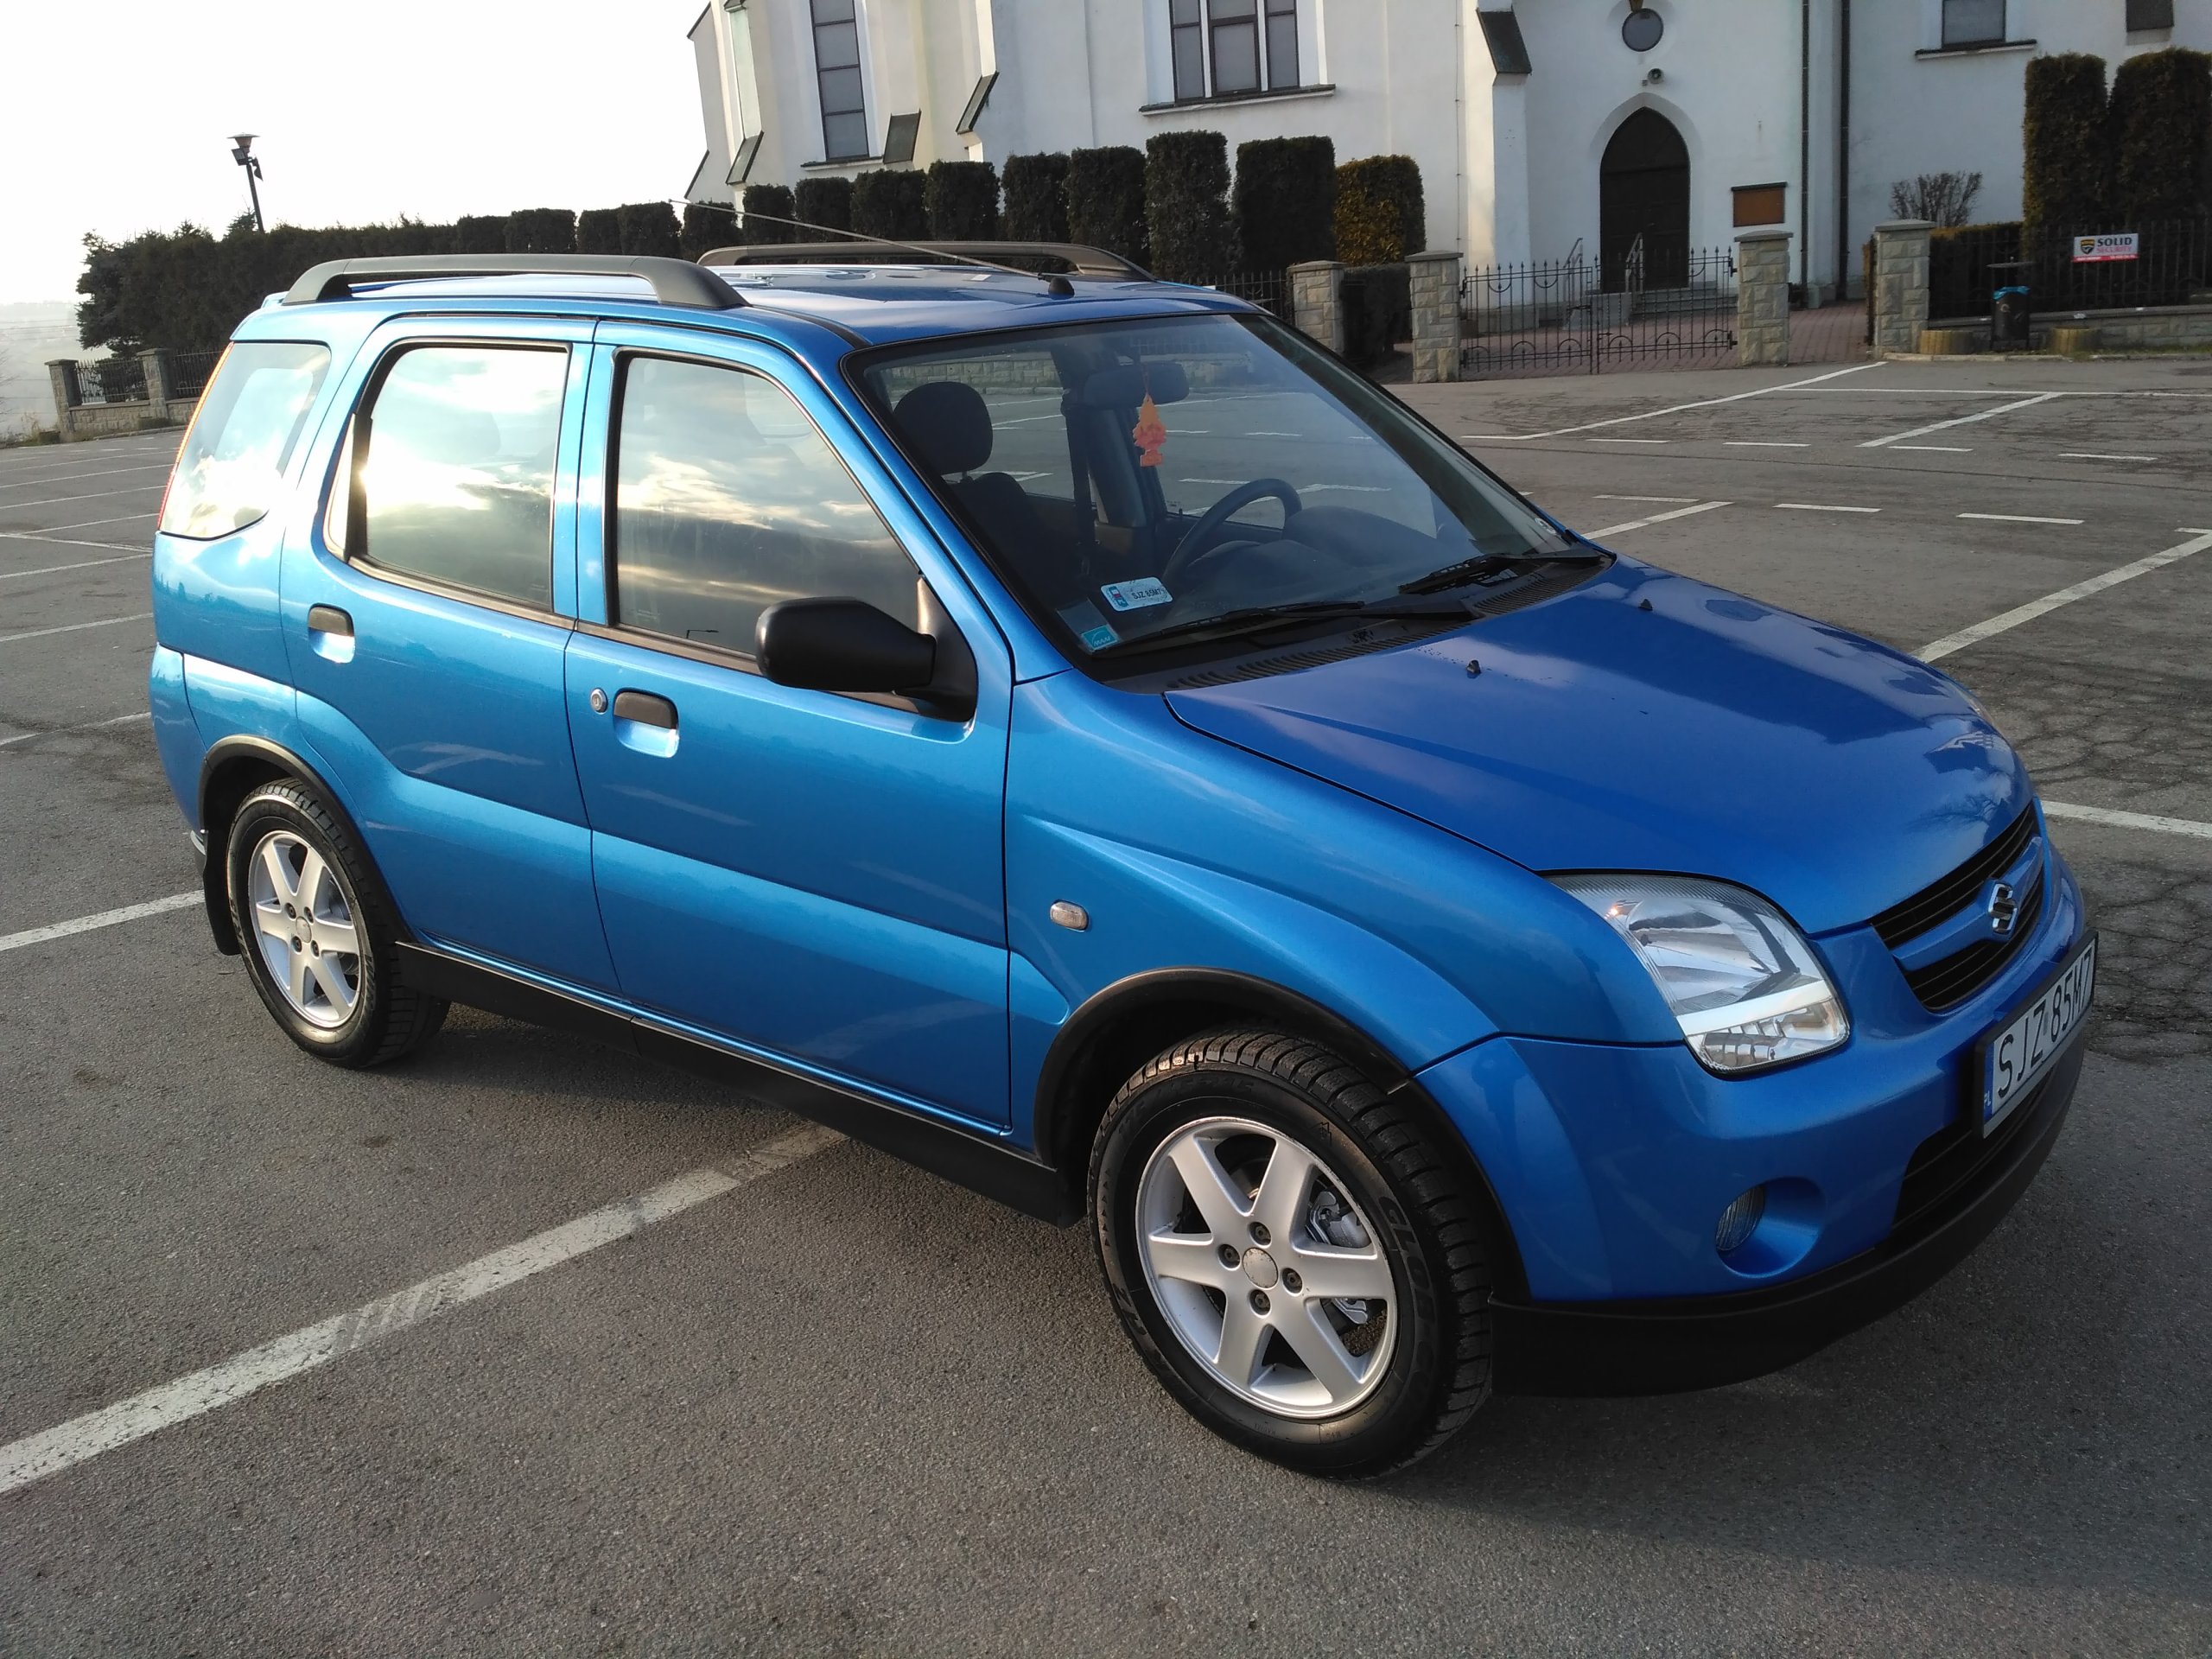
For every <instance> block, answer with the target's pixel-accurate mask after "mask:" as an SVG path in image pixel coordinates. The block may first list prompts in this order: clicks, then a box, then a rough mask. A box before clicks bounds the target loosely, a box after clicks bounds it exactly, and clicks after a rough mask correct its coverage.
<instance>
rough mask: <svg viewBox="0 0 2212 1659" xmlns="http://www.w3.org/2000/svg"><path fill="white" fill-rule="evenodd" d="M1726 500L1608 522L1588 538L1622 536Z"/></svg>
mask: <svg viewBox="0 0 2212 1659" xmlns="http://www.w3.org/2000/svg"><path fill="white" fill-rule="evenodd" d="M1727 505H1729V503H1727V502H1726V501H1700V502H1699V503H1698V504H1697V505H1695V506H1694V507H1676V508H1675V510H1674V512H1655V513H1653V514H1652V515H1651V516H1650V517H1649V518H1631V519H1630V520H1629V521H1628V523H1626V524H1608V525H1606V526H1605V529H1603V530H1593V531H1591V532H1590V539H1591V540H1592V541H1593V542H1595V541H1602V540H1604V539H1605V537H1608V536H1624V535H1626V534H1627V533H1628V532H1629V531H1631V530H1643V529H1644V528H1645V527H1647V526H1648V525H1651V524H1665V523H1666V522H1667V521H1668V520H1669V519H1670V518H1688V517H1690V516H1691V515H1692V514H1693V513H1699V512H1712V511H1713V509H1714V508H1716V507H1725V506H1727Z"/></svg>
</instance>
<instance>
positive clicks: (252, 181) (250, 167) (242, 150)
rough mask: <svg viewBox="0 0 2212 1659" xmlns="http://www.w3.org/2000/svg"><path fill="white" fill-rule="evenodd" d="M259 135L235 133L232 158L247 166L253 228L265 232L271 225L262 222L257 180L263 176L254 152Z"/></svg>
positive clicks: (247, 183)
mask: <svg viewBox="0 0 2212 1659" xmlns="http://www.w3.org/2000/svg"><path fill="white" fill-rule="evenodd" d="M255 137H257V135H256V134H254V133H251V132H241V133H236V134H233V135H232V138H231V159H232V161H234V162H237V163H238V165H239V166H240V167H242V168H245V188H246V194H248V195H250V196H251V197H252V198H253V228H254V229H255V230H257V231H261V232H266V231H267V230H268V229H269V227H268V226H266V225H264V224H263V223H262V222H261V188H260V186H259V185H258V184H257V182H256V181H257V180H258V179H259V178H260V177H261V160H260V158H259V157H258V156H256V155H255V154H254V153H253V141H254V139H255Z"/></svg>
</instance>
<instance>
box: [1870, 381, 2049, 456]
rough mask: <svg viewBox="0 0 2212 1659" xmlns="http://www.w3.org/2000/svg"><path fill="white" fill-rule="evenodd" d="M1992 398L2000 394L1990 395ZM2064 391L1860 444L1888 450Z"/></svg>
mask: <svg viewBox="0 0 2212 1659" xmlns="http://www.w3.org/2000/svg"><path fill="white" fill-rule="evenodd" d="M1989 395H1990V396H1992V397H1996V396H1999V395H2000V394H1998V393H1994V392H1993V393H1991V394H1989ZM2064 396H2066V394H2065V393H2064V392H2063V391H2039V392H2037V393H2036V394H2035V396H2034V397H2023V398H2021V399H2019V401H2018V402H2017V403H2011V404H1999V405H1998V406H1997V407H1996V408H1995V409H1985V410H1982V411H1981V413H1980V414H1979V415H1961V416H1959V417H1958V419H1956V420H1955V421H1937V422H1936V423H1934V424H1932V425H1929V426H1916V427H1914V428H1913V429H1912V430H1911V431H1910V432H1892V433H1891V435H1889V436H1888V437H1886V438H1872V439H1869V440H1868V441H1867V442H1865V443H1862V444H1860V445H1859V448H1861V449H1886V448H1889V447H1890V446H1891V444H1893V443H1903V442H1905V440H1906V439H1908V438H1924V437H1926V436H1927V435H1929V433H1930V432H1948V431H1949V430H1950V429H1951V428H1953V427H1955V426H1972V425H1973V424H1974V423H1975V422H1976V421H1993V420H1995V419H1996V418H1997V417H1998V416H1999V415H2010V414H2011V413H2012V411H2013V410H2016V409H2031V408H2033V407H2034V406H2035V405H2036V404H2047V403H2049V402H2050V400H2051V399H2052V398H2054V397H2064Z"/></svg>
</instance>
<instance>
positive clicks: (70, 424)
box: [46, 351, 200, 442]
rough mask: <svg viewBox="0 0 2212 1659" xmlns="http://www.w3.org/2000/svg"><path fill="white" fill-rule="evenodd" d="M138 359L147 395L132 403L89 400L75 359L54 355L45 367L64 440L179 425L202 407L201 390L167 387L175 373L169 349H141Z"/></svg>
mask: <svg viewBox="0 0 2212 1659" xmlns="http://www.w3.org/2000/svg"><path fill="white" fill-rule="evenodd" d="M138 360H139V362H140V364H141V365H143V367H144V370H145V375H146V396H145V397H141V398H137V399H134V400H133V401H131V402H129V403H119V404H105V403H103V404H88V403H86V401H85V391H84V378H83V376H82V375H81V374H79V372H78V367H77V363H76V359H73V358H67V357H63V358H56V359H54V360H53V361H51V362H49V363H48V365H46V372H47V374H48V378H50V379H51V380H52V381H53V384H54V424H55V425H56V427H58V428H59V429H60V433H61V437H62V441H63V442H67V441H68V440H70V439H72V438H107V437H113V436H115V435H117V434H118V433H122V432H143V431H144V430H145V429H148V428H149V427H164V426H181V425H183V424H184V423H186V422H187V421H189V420H190V419H191V418H192V411H193V410H194V409H196V408H198V407H199V404H200V399H199V397H198V395H197V394H194V396H192V397H174V396H172V395H171V394H170V391H169V388H170V387H171V386H172V385H175V384H176V376H175V372H173V369H172V365H171V363H170V360H169V353H167V352H165V351H150V352H141V353H139V354H138Z"/></svg>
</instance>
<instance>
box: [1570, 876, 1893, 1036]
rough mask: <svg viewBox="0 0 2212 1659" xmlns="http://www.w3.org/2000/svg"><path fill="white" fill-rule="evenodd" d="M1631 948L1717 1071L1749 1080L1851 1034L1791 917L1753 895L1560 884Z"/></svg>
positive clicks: (1606, 881) (1665, 884) (1632, 881)
mask: <svg viewBox="0 0 2212 1659" xmlns="http://www.w3.org/2000/svg"><path fill="white" fill-rule="evenodd" d="M1552 880H1554V881H1555V882H1557V883H1558V884H1559V886H1560V887H1563V888H1565V889H1566V890H1567V892H1568V893H1573V895H1574V896H1575V897H1576V898H1577V899H1580V900H1581V901H1582V902H1583V903H1584V904H1586V905H1587V906H1590V908H1591V909H1592V910H1594V911H1596V912H1598V914H1599V916H1601V917H1603V918H1605V921H1606V922H1607V923H1608V924H1610V925H1611V927H1612V930H1613V931H1614V932H1616V933H1618V934H1619V935H1620V936H1621V938H1624V939H1625V940H1626V941H1627V942H1628V945H1629V948H1630V950H1634V951H1635V952H1636V956H1637V961H1639V962H1641V963H1643V966H1644V969H1645V971H1646V972H1648V973H1649V974H1650V976H1651V978H1652V982H1654V983H1655V984H1656V985H1657V986H1658V987H1659V991H1660V995H1662V996H1664V997H1665V998H1666V999H1667V1006H1668V1007H1669V1008H1671V1009H1673V1010H1674V1014H1675V1019H1676V1020H1679V1021H1680V1022H1681V1027H1682V1039H1683V1040H1684V1041H1685V1042H1687V1043H1688V1044H1689V1046H1690V1052H1692V1053H1693V1054H1694V1055H1696V1056H1697V1057H1698V1058H1699V1059H1700V1060H1701V1061H1703V1062H1704V1063H1705V1065H1707V1067H1708V1068H1709V1069H1711V1070H1713V1071H1719V1072H1724V1073H1733V1072H1744V1071H1758V1070H1759V1069H1760V1068H1761V1067H1764V1066H1770V1065H1781V1064H1782V1063H1783V1061H1785V1060H1802V1059H1803V1058H1805V1057H1806V1056H1807V1055H1808V1054H1819V1053H1821V1052H1825V1051H1826V1050H1828V1049H1831V1048H1834V1047H1835V1046H1836V1045H1837V1044H1839V1043H1840V1042H1842V1041H1843V1039H1845V1038H1847V1037H1848V1036H1849V1035H1850V1034H1851V1017H1850V1016H1849V1015H1848V1014H1846V1013H1845V1012H1844V1008H1843V999H1842V998H1841V997H1840V996H1839V995H1836V990H1835V987H1834V986H1833V985H1831V984H1829V983H1828V978H1827V975H1826V974H1825V973H1823V972H1821V964H1820V963H1819V962H1818V961H1817V960H1816V959H1815V957H1814V955H1813V948H1812V946H1810V945H1809V944H1806V943H1805V937H1804V935H1803V934H1802V933H1800V932H1798V931H1797V930H1796V928H1795V927H1794V926H1792V925H1790V922H1789V918H1787V917H1785V916H1784V915H1783V913H1782V912H1780V911H1778V910H1777V909H1776V908H1775V907H1774V906H1772V905H1770V904H1769V903H1767V902H1766V900H1765V899H1761V898H1760V897H1758V895H1757V894H1756V893H1746V892H1745V891H1744V890H1743V889H1742V888H1741V887H1729V886H1727V885H1726V884H1725V883H1722V882H1719V881H1696V880H1684V879H1680V878H1675V877H1669V876H1646V875H1557V876H1554V877H1553V878H1552Z"/></svg>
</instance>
